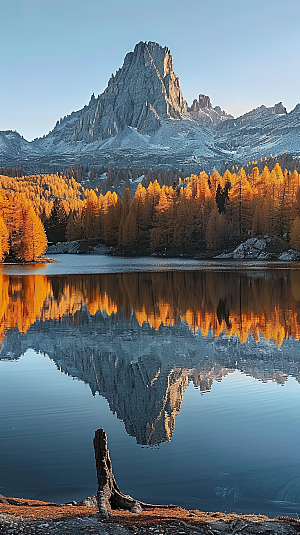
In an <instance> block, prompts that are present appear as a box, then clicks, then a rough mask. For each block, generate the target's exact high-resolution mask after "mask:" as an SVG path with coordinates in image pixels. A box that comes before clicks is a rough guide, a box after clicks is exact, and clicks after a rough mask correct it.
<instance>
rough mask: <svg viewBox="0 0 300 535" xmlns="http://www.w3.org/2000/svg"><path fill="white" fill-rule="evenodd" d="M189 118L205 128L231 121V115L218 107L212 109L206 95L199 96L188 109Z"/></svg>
mask: <svg viewBox="0 0 300 535" xmlns="http://www.w3.org/2000/svg"><path fill="white" fill-rule="evenodd" d="M188 112H189V114H190V115H191V117H192V118H193V119H194V120H195V121H197V123H199V124H202V125H203V126H206V127H212V126H215V125H217V124H218V123H219V122H220V121H225V120H227V119H233V116H232V115H229V114H228V113H226V111H224V110H221V108H220V106H215V107H214V108H213V107H212V104H211V101H210V97H209V96H207V95H199V98H198V100H197V99H196V98H195V99H194V100H193V104H192V105H191V107H190V108H188Z"/></svg>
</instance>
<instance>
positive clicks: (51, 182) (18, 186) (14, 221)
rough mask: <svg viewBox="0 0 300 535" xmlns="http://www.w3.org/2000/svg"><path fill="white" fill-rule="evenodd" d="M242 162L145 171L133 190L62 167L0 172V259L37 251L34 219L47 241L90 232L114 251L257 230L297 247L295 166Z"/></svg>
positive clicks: (182, 245) (203, 245) (217, 239)
mask: <svg viewBox="0 0 300 535" xmlns="http://www.w3.org/2000/svg"><path fill="white" fill-rule="evenodd" d="M250 169H251V172H249V173H247V172H246V171H245V169H244V168H239V169H235V168H234V169H232V170H231V171H229V170H226V171H225V172H224V174H223V175H221V174H219V172H218V171H214V172H213V173H211V174H210V175H209V174H207V173H206V172H204V171H203V172H201V173H200V174H199V175H191V176H189V177H187V178H185V179H183V180H182V179H181V178H178V177H177V180H174V181H173V183H172V185H166V184H163V185H161V184H160V183H159V182H158V181H157V180H153V181H152V180H151V173H149V176H147V182H148V180H149V183H148V184H147V185H146V186H143V185H142V184H141V183H139V184H138V187H137V189H136V192H135V194H134V196H132V195H131V193H130V189H129V188H126V189H125V192H124V195H123V196H122V197H121V196H119V195H117V193H116V192H113V193H112V192H111V191H107V193H106V194H105V195H103V194H102V193H100V192H99V191H98V190H97V188H95V190H93V189H86V188H84V186H82V185H80V184H79V183H78V182H77V181H76V180H75V179H74V178H73V177H71V178H67V177H65V176H63V175H62V173H60V174H56V175H33V176H25V177H7V176H0V199H1V200H0V210H1V211H0V216H1V221H0V228H1V230H0V237H1V239H0V247H1V250H0V253H1V254H0V259H2V260H3V258H4V257H5V256H6V255H7V254H8V253H9V254H10V255H12V256H13V257H15V258H17V259H26V260H28V259H33V260H34V259H36V258H38V256H37V255H38V254H42V253H41V252H40V251H41V250H42V249H43V248H45V241H44V240H42V238H41V237H40V238H33V236H35V235H36V236H37V235H39V236H41V234H42V230H43V226H41V227H39V224H38V223H37V221H38V220H39V221H41V223H42V224H43V225H44V228H45V230H46V233H47V238H48V241H50V242H52V243H56V242H57V241H65V240H67V241H72V240H77V239H96V240H99V241H100V242H102V243H105V244H108V245H111V246H113V247H115V248H116V250H117V251H119V252H122V251H123V252H130V251H131V252H133V251H138V252H140V253H143V252H149V251H162V250H164V249H167V250H168V251H169V250H172V249H174V252H175V253H176V252H177V253H178V252H182V251H183V252H184V251H188V250H189V249H196V250H200V251H210V250H211V251H213V250H218V249H222V248H226V247H227V246H231V245H233V244H235V243H239V242H240V241H242V239H245V238H247V237H249V236H259V235H265V234H267V235H270V236H277V237H278V239H279V240H280V239H281V240H282V239H283V240H285V242H284V243H285V244H287V243H289V244H290V246H291V247H294V248H295V249H298V250H300V219H299V217H300V189H299V185H300V176H299V174H298V171H297V170H296V169H295V170H294V171H292V172H291V171H287V170H286V169H285V170H284V171H283V170H282V168H281V166H280V165H279V164H278V163H276V165H275V166H274V168H273V169H272V170H271V171H270V170H269V168H268V167H267V166H266V165H265V166H264V167H263V168H262V170H261V171H260V169H259V166H257V165H255V162H252V165H251V168H250ZM69 176H70V175H69ZM29 214H30V216H29ZM33 214H34V215H33ZM35 216H36V219H35ZM29 217H31V220H32V221H33V219H34V221H35V223H34V224H33V223H29V222H28V221H29V219H28V218H29ZM38 228H39V229H40V230H39V231H38V230H37V229H38ZM26 229H27V230H26ZM29 229H30V232H29ZM41 229H42V230H41ZM26 232H27V233H28V236H29V235H30V236H31V237H30V238H26ZM34 232H36V234H34ZM38 239H39V240H41V243H42V244H43V245H40V246H39V247H33V246H32V245H31V249H30V251H31V252H28V251H29V249H28V248H29V245H28V243H32V241H34V242H35V241H36V242H37V240H38ZM25 244H27V249H28V251H27V249H26V252H25Z"/></svg>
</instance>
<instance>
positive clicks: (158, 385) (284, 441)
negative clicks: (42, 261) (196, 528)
mask: <svg viewBox="0 0 300 535" xmlns="http://www.w3.org/2000/svg"><path fill="white" fill-rule="evenodd" d="M70 257H71V258H70ZM57 258H58V257H57ZM59 258H60V259H62V256H60V257H59ZM95 258H96V260H95ZM101 261H102V264H101ZM121 261H122V262H123V264H122V262H121ZM89 262H91V268H90V271H91V273H90V274H88V271H89ZM150 262H151V263H150V264H147V259H119V258H116V259H115V258H113V257H106V256H104V255H103V256H101V257H91V256H77V255H74V256H72V255H69V256H68V257H64V258H63V262H62V263H60V264H50V265H47V266H45V267H41V266H37V267H30V268H29V269H28V268H25V269H23V268H21V267H18V268H16V267H5V268H4V269H2V270H1V271H0V340H1V345H0V405H1V414H0V493H2V494H4V495H7V496H22V497H28V498H40V499H46V500H55V501H59V502H64V501H68V500H73V499H75V500H80V499H83V498H85V497H86V496H88V495H91V494H95V492H96V473H95V462H94V452H93V436H94V433H95V430H96V429H97V428H99V427H103V428H104V429H105V431H106V432H107V435H108V441H109V448H110V452H111V457H112V461H113V467H114V473H115V475H116V479H117V482H118V484H119V486H120V488H121V490H122V491H123V492H126V493H128V494H131V495H132V496H134V497H136V498H138V499H141V500H143V501H147V502H153V503H176V504H179V505H182V506H184V507H188V508H199V509H205V510H223V511H227V512H229V511H236V512H256V513H266V514H269V515H270V516H276V515H278V514H285V515H287V514H292V515H293V516H294V515H295V513H300V456H299V440H300V385H299V382H300V345H299V344H300V342H299V337H300V269H299V268H298V267H297V266H295V265H294V266H293V267H291V266H288V265H286V266H285V267H284V268H283V267H282V265H281V266H279V265H274V264H271V265H266V264H261V265H260V266H258V265H257V264H255V266H253V265H252V264H250V263H249V264H233V263H229V265H227V264H223V265H222V269H218V267H220V265H219V264H216V263H210V265H208V264H207V263H205V264H204V263H202V262H199V261H187V263H186V262H185V261H178V260H174V261H172V260H168V259H163V260H162V259H159V260H158V259H155V258H153V259H150ZM155 262H157V265H155ZM122 265H123V272H122ZM253 268H255V269H253ZM51 270H52V271H51ZM105 270H106V273H105V272H104V271H105ZM97 271H98V273H97ZM125 271H126V272H125Z"/></svg>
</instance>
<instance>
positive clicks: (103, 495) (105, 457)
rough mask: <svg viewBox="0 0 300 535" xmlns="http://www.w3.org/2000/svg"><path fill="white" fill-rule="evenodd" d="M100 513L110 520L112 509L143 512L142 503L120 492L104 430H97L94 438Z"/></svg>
mask: <svg viewBox="0 0 300 535" xmlns="http://www.w3.org/2000/svg"><path fill="white" fill-rule="evenodd" d="M94 448H95V458H96V468H97V479H98V492H97V502H98V508H99V513H100V515H101V516H103V517H104V518H106V519H108V518H109V516H110V513H111V510H112V509H126V510H128V511H131V512H132V513H140V512H141V511H142V508H141V502H139V501H137V500H134V499H133V498H131V496H127V495H126V494H123V492H121V491H120V489H119V487H118V485H117V482H116V480H115V477H114V474H113V471H112V464H111V460H110V456H109V451H108V447H107V436H106V433H105V431H104V430H103V429H97V431H96V432H95V438H94Z"/></svg>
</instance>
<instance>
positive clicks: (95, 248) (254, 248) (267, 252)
mask: <svg viewBox="0 0 300 535" xmlns="http://www.w3.org/2000/svg"><path fill="white" fill-rule="evenodd" d="M47 254H94V255H102V254H115V255H122V256H123V255H124V256H136V255H137V256H164V257H178V258H195V259H199V260H225V259H226V260H228V259H232V260H258V261H264V260H275V261H277V260H279V261H282V262H291V261H299V260H300V251H296V250H295V249H291V248H288V242H286V241H284V240H282V239H280V238H278V237H276V236H274V237H271V236H267V235H265V236H261V237H257V238H248V239H247V240H245V241H244V242H242V243H240V244H239V245H237V246H236V247H235V248H234V247H232V248H231V249H229V250H226V251H222V252H220V251H208V252H205V253H197V252H196V253H195V251H190V252H186V251H185V252H184V251H173V250H170V251H169V250H167V249H166V250H164V251H163V252H155V253H151V251H148V250H142V249H141V250H133V249H130V250H122V251H119V250H118V249H116V248H113V247H109V246H106V245H103V244H99V243H98V242H97V240H74V241H71V242H61V243H57V244H56V245H50V246H49V247H48V249H47Z"/></svg>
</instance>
